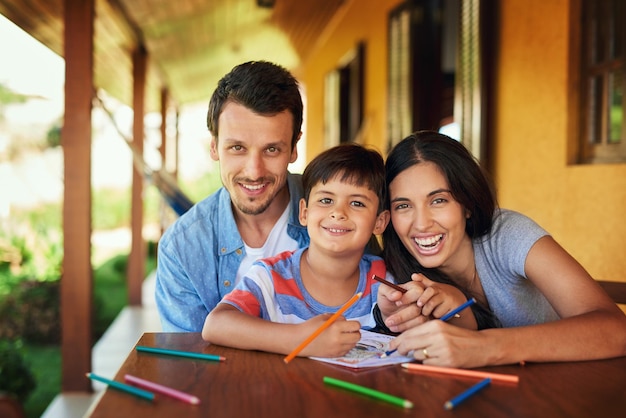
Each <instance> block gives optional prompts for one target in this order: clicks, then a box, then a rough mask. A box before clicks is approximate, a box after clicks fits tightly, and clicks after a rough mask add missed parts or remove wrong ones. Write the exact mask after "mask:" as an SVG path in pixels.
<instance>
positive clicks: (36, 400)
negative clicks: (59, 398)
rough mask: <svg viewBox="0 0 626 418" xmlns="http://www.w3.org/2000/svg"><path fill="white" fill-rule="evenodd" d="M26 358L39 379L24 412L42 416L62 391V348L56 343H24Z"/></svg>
mask: <svg viewBox="0 0 626 418" xmlns="http://www.w3.org/2000/svg"><path fill="white" fill-rule="evenodd" d="M24 358H25V361H26V362H27V363H28V364H29V365H30V369H31V370H32V372H33V374H34V375H35V380H36V381H37V386H36V387H35V390H34V391H33V392H32V393H31V394H30V396H29V397H28V399H27V400H26V403H25V404H24V412H25V413H26V416H27V417H29V418H31V417H32V418H35V417H40V416H41V415H42V414H43V413H44V411H45V410H46V408H47V407H48V405H49V404H50V402H52V400H53V399H54V397H55V396H56V395H57V394H58V393H59V392H61V349H60V347H59V346H56V345H47V346H44V345H30V344H24Z"/></svg>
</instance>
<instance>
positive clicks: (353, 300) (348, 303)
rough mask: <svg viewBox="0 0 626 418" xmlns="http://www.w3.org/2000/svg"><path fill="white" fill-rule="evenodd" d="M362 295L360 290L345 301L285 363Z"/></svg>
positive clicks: (286, 358)
mask: <svg viewBox="0 0 626 418" xmlns="http://www.w3.org/2000/svg"><path fill="white" fill-rule="evenodd" d="M361 296H363V292H359V293H357V294H356V295H354V296H352V297H351V298H350V300H349V301H347V302H346V303H345V305H343V306H342V307H341V308H339V310H338V311H337V312H335V313H334V314H333V316H331V317H330V318H328V319H327V320H326V322H324V323H323V324H322V326H321V327H319V328H318V329H317V330H315V332H314V333H313V334H311V335H309V337H308V338H307V339H306V340H304V341H302V343H301V344H300V345H299V346H297V347H296V348H295V349H294V350H293V351H292V352H291V353H289V355H288V356H287V357H285V359H284V362H285V363H289V362H290V361H291V360H293V358H294V357H295V356H297V355H298V353H299V352H300V351H302V349H303V348H304V347H306V346H307V345H309V344H310V343H311V341H313V340H314V339H315V337H317V336H318V335H320V334H321V333H322V331H324V330H325V329H326V328H328V327H329V326H330V325H331V324H332V323H333V322H335V321H336V320H337V318H339V317H340V316H341V314H343V313H344V312H345V311H347V310H348V308H350V306H352V305H354V303H355V302H356V301H357V300H359V299H360V298H361Z"/></svg>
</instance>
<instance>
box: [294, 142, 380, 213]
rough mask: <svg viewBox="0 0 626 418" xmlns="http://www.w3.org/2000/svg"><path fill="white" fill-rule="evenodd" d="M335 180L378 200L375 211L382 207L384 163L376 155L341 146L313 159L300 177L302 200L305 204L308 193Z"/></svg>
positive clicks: (378, 154) (360, 148)
mask: <svg viewBox="0 0 626 418" xmlns="http://www.w3.org/2000/svg"><path fill="white" fill-rule="evenodd" d="M334 178H338V179H339V180H340V181H342V182H348V183H351V184H354V185H356V186H366V187H367V188H368V189H370V190H371V191H373V192H374V193H376V195H377V196H378V211H377V213H380V212H381V211H382V210H383V208H384V204H385V190H386V189H385V163H384V161H383V157H382V156H381V155H380V153H379V152H378V151H375V150H373V149H368V148H365V147H364V146H362V145H359V144H342V145H337V146H335V147H333V148H329V149H327V150H326V151H323V152H322V153H321V154H319V155H318V156H317V157H315V158H314V159H313V160H312V161H311V162H310V163H309V164H308V165H307V167H306V168H305V170H304V173H303V174H302V186H303V187H304V199H305V201H306V202H307V203H308V202H309V195H310V194H311V189H312V188H313V186H315V185H316V184H319V183H322V184H326V183H327V182H328V181H329V180H331V179H334Z"/></svg>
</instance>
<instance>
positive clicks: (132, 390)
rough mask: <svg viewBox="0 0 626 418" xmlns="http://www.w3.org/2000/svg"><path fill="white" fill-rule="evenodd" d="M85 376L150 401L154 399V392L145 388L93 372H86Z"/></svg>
mask: <svg viewBox="0 0 626 418" xmlns="http://www.w3.org/2000/svg"><path fill="white" fill-rule="evenodd" d="M87 377H88V378H90V379H92V380H97V381H99V382H102V383H105V384H106V385H108V386H111V387H112V388H114V389H117V390H121V391H122V392H126V393H130V394H131V395H135V396H138V397H140V398H143V399H146V400H148V401H150V402H152V401H153V400H154V393H152V392H148V391H147V390H143V389H139V388H136V387H134V386H130V385H126V384H124V383H120V382H116V381H115V380H109V379H107V378H105V377H102V376H98V375H97V374H93V373H87Z"/></svg>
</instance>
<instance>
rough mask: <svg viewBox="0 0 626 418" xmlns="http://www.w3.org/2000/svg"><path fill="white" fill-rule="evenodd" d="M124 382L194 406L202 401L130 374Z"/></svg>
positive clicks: (125, 377)
mask: <svg viewBox="0 0 626 418" xmlns="http://www.w3.org/2000/svg"><path fill="white" fill-rule="evenodd" d="M124 380H125V381H126V382H128V383H130V384H132V385H135V386H139V387H141V388H144V389H149V390H152V391H154V392H157V393H160V394H162V395H167V396H170V397H172V398H174V399H178V400H180V401H183V402H187V403H190V404H192V405H198V404H199V403H200V399H198V398H197V397H196V396H193V395H190V394H188V393H185V392H181V391H179V390H176V389H173V388H170V387H167V386H163V385H160V384H158V383H154V382H150V381H149V380H144V379H141V378H139V377H136V376H133V375H130V374H126V375H124Z"/></svg>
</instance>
